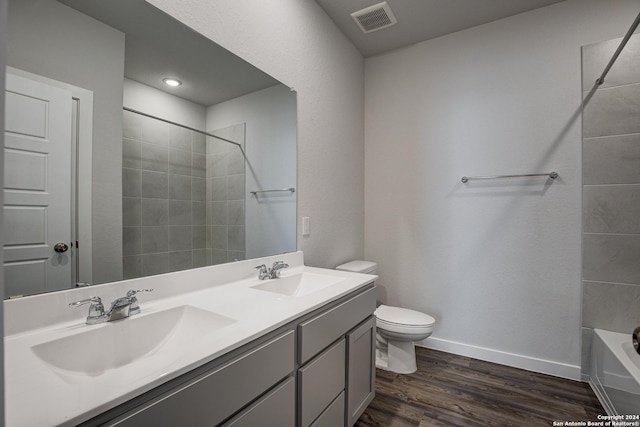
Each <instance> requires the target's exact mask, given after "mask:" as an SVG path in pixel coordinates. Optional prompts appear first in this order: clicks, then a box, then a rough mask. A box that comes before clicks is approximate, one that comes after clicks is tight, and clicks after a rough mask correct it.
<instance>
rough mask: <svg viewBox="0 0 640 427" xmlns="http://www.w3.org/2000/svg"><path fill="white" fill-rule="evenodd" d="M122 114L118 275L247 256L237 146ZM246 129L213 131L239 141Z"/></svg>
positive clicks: (240, 160) (241, 162)
mask: <svg viewBox="0 0 640 427" xmlns="http://www.w3.org/2000/svg"><path fill="white" fill-rule="evenodd" d="M123 114H124V116H123V159H122V196H123V277H124V278H125V279H129V278H134V277H142V276H149V275H154V274H161V273H167V272H171V271H179V270H185V269H189V268H194V267H203V266H207V265H213V264H218V263H222V262H227V261H233V260H235V259H244V246H245V243H244V193H245V189H244V158H243V156H242V152H241V150H240V149H239V148H238V147H237V146H235V145H232V144H229V143H227V142H223V141H218V140H216V139H214V138H211V137H205V136H204V135H202V134H200V133H197V132H193V131H190V130H187V129H184V128H181V127H178V126H174V125H170V124H168V123H165V122H162V121H159V120H155V119H152V118H148V117H145V116H141V115H138V114H135V113H132V112H128V111H125V112H124V113H123ZM244 127H245V126H244V124H241V125H236V126H231V127H230V128H226V129H221V130H217V131H216V132H215V133H214V134H216V135H217V134H220V136H223V137H225V136H224V135H226V136H228V138H227V139H230V140H233V141H236V140H238V142H239V143H242V144H243V143H244ZM232 138H241V139H232Z"/></svg>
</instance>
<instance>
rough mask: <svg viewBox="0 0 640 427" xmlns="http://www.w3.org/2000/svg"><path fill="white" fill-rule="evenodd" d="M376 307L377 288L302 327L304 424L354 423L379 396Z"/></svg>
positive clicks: (301, 414)
mask: <svg viewBox="0 0 640 427" xmlns="http://www.w3.org/2000/svg"><path fill="white" fill-rule="evenodd" d="M375 306H376V291H375V288H374V287H371V288H368V289H365V290H364V291H362V292H360V293H357V294H356V295H354V296H352V297H350V298H348V299H346V300H345V301H344V302H342V303H340V304H338V305H336V306H335V307H333V308H329V309H327V310H325V311H322V312H321V313H319V314H317V315H316V316H313V317H311V318H310V319H308V320H305V321H303V322H301V323H300V324H299V325H298V363H299V364H300V366H301V367H300V368H299V369H298V396H299V399H298V425H299V426H300V427H309V426H312V427H316V426H321V425H333V426H341V425H342V426H347V427H350V426H352V425H353V424H354V423H355V422H356V421H357V420H358V417H359V416H360V414H361V413H362V411H363V410H364V408H366V405H368V404H369V402H370V401H371V399H373V393H374V390H373V387H374V385H375V366H374V364H373V363H374V357H375V354H374V352H375V341H373V340H375V321H374V317H373V316H372V313H373V311H374V310H375ZM338 408H341V409H340V411H338ZM345 408H346V409H345ZM338 412H340V421H339V422H336V421H335V417H336V415H335V414H337V413H338Z"/></svg>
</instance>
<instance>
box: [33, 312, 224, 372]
mask: <svg viewBox="0 0 640 427" xmlns="http://www.w3.org/2000/svg"><path fill="white" fill-rule="evenodd" d="M234 322H235V320H234V319H231V318H228V317H225V316H221V315H219V314H216V313H213V312H210V311H207V310H202V309H199V308H196V307H193V306H189V305H183V306H179V307H175V308H172V309H168V310H164V311H159V312H155V313H149V314H144V312H143V313H142V314H141V315H136V316H132V317H129V318H126V319H122V320H118V321H115V322H108V323H103V324H100V325H94V326H86V328H83V329H82V332H79V333H77V334H73V335H69V336H66V337H64V338H59V339H56V340H52V341H48V342H45V343H42V344H38V345H35V346H33V347H31V350H32V351H33V352H34V353H35V355H36V356H38V357H39V358H40V359H41V360H43V361H44V362H46V363H47V364H49V365H51V366H53V367H54V368H57V369H62V370H64V371H67V372H72V373H78V374H83V375H90V376H97V375H101V374H102V373H104V372H105V371H107V370H109V369H115V368H118V367H121V366H124V365H127V364H129V363H132V362H134V361H136V360H139V359H142V358H144V357H148V356H151V355H152V354H155V353H157V352H158V351H159V350H160V349H163V350H167V351H179V352H181V353H184V352H185V351H188V348H189V345H192V343H193V342H194V340H195V341H198V340H200V339H202V338H203V337H204V336H206V335H207V334H210V333H212V332H214V331H216V330H218V329H221V328H224V327H225V326H228V325H230V324H232V323H234Z"/></svg>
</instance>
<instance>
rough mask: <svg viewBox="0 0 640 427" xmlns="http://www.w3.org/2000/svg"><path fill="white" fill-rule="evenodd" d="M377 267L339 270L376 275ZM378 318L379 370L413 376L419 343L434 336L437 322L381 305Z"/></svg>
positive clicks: (356, 264) (354, 265)
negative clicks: (417, 342) (416, 344)
mask: <svg viewBox="0 0 640 427" xmlns="http://www.w3.org/2000/svg"><path fill="white" fill-rule="evenodd" d="M376 267H377V264H376V263H375V262H370V261H351V262H348V263H346V264H342V265H339V266H338V267H336V270H343V271H352V272H355V273H366V274H375V272H376ZM375 315H376V367H377V368H380V369H384V370H387V371H392V372H396V373H399V374H411V373H413V372H415V371H416V370H417V369H418V368H417V366H416V352H415V344H414V342H415V341H421V340H423V339H425V338H427V337H428V336H430V335H431V332H432V331H433V326H434V325H435V323H436V320H435V319H434V318H433V317H431V316H429V315H428V314H424V313H421V312H419V311H415V310H409V309H407V308H400V307H392V306H388V305H384V304H383V305H380V306H378V308H377V309H376V311H375Z"/></svg>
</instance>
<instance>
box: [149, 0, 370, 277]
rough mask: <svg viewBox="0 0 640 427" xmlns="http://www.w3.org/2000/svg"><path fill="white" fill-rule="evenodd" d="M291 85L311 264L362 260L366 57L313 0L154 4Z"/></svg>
mask: <svg viewBox="0 0 640 427" xmlns="http://www.w3.org/2000/svg"><path fill="white" fill-rule="evenodd" d="M150 3H152V4H154V5H157V6H159V7H161V8H162V9H164V10H165V11H167V12H169V13H170V14H171V15H173V16H174V17H176V18H177V19H179V20H181V21H182V22H184V23H186V24H187V25H190V26H191V27H193V28H194V29H195V30H197V31H199V32H201V33H202V34H204V35H205V36H207V37H209V38H210V39H212V40H213V41H215V42H217V43H219V44H220V45H222V46H224V47H226V48H227V49H229V50H231V51H232V52H234V53H235V54H237V55H239V56H240V57H242V58H243V59H245V60H247V61H249V62H250V63H251V64H253V65H255V66H257V67H258V68H260V69H262V70H263V71H265V72H266V73H268V74H270V75H272V76H273V77H275V78H276V79H278V80H280V81H281V82H283V83H284V84H285V85H287V86H290V87H293V88H294V89H295V90H296V92H297V97H298V99H297V100H298V102H297V104H298V177H297V180H298V183H297V186H296V187H297V189H298V192H297V197H298V214H297V215H298V224H299V223H300V218H301V217H304V216H309V217H311V236H310V237H304V238H303V237H302V235H301V233H300V227H298V228H299V231H298V249H300V250H303V251H304V253H305V261H306V263H307V264H309V265H314V266H319V267H335V266H336V265H338V264H339V263H341V262H344V261H347V260H349V259H353V258H359V257H362V255H363V238H364V237H363V236H364V232H363V226H362V223H363V221H364V201H363V200H364V199H363V198H364V196H363V193H364V161H363V157H364V146H363V132H364V131H363V128H364V113H363V97H364V92H363V59H362V56H361V55H360V54H359V53H358V52H357V50H356V49H355V48H354V47H353V45H351V43H350V42H349V41H348V40H347V39H346V38H345V37H344V35H343V34H342V33H341V32H340V31H339V30H338V29H337V28H336V26H335V25H334V24H333V22H332V21H331V20H330V19H329V17H327V16H326V14H325V13H324V12H323V11H322V9H321V8H320V7H319V6H318V5H317V4H316V3H315V2H314V1H309V0H305V1H300V0H280V1H277V2H275V1H269V2H266V1H251V2H249V1H237V0H217V1H215V2H212V1H208V0H181V1H175V0H151V1H150Z"/></svg>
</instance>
